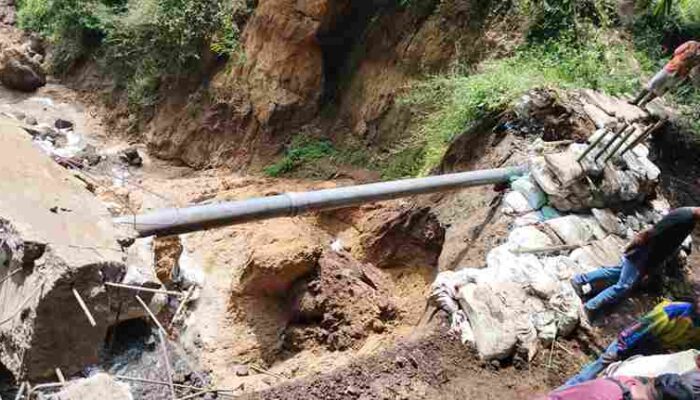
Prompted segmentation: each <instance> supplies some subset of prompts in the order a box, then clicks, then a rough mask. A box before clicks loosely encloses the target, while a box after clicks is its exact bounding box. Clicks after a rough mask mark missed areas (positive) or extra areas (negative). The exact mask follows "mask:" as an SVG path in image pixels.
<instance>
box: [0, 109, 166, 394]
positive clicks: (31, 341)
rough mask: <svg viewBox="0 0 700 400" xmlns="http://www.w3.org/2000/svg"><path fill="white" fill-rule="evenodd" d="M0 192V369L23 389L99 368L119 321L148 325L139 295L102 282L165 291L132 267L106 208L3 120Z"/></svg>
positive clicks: (1, 126) (0, 133) (149, 298)
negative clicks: (25, 382) (25, 383)
mask: <svg viewBox="0 0 700 400" xmlns="http://www.w3.org/2000/svg"><path fill="white" fill-rule="evenodd" d="M0 193H2V196H0V243H3V245H2V247H1V251H0V254H1V255H2V256H1V257H0V259H1V260H0V261H2V265H0V363H2V365H3V366H4V367H6V368H7V370H9V372H10V373H11V374H12V375H13V376H14V377H15V378H16V379H18V380H19V379H25V378H27V379H30V380H32V381H34V380H39V379H42V378H46V377H48V376H53V374H54V371H55V368H61V370H62V371H64V372H65V373H66V374H68V375H72V374H75V373H76V372H79V371H81V370H82V369H83V368H84V367H85V366H86V365H90V364H94V363H96V362H97V361H98V360H99V357H98V356H99V351H100V349H101V347H102V345H103V343H104V340H105V337H106V334H107V331H108V329H109V327H110V325H112V324H114V323H115V320H116V318H117V316H120V317H121V318H133V317H137V316H143V311H140V312H139V309H138V303H137V302H136V301H135V299H134V293H133V292H129V291H124V290H119V289H116V288H111V287H107V286H105V285H104V283H105V282H106V281H111V282H121V283H123V282H131V283H138V284H150V285H154V286H159V285H158V284H157V283H155V282H154V281H153V280H152V278H149V277H148V276H146V275H144V274H140V273H138V272H137V271H130V270H129V269H128V268H127V262H125V260H127V257H126V254H125V253H124V251H123V250H122V248H121V246H120V245H119V244H118V242H117V238H118V234H117V233H116V232H115V231H114V228H113V226H112V223H111V220H110V218H109V213H108V212H107V210H106V209H105V208H104V206H103V205H102V204H101V203H99V202H98V201H97V200H96V199H95V198H94V197H93V196H92V195H91V194H90V193H89V192H88V191H87V190H86V189H85V187H84V186H83V185H82V184H81V183H80V181H78V180H77V179H75V178H74V177H73V176H72V175H70V174H69V173H68V172H67V171H66V170H65V169H63V168H61V167H59V166H58V165H57V164H56V163H54V162H53V161H52V160H51V159H50V158H49V157H46V156H45V155H44V154H43V153H41V151H40V150H39V149H38V148H35V147H34V146H33V144H32V142H31V139H30V136H29V135H28V134H27V133H26V132H24V131H23V130H21V129H19V128H17V127H16V126H13V125H12V123H10V122H8V121H4V120H0ZM128 264H133V265H140V264H144V263H143V262H140V261H139V260H137V259H134V256H132V259H131V260H128ZM74 291H75V292H77V293H78V294H79V295H80V297H82V299H83V300H84V301H85V303H86V304H87V307H88V309H89V310H90V312H91V314H92V316H93V317H94V320H95V322H96V326H91V324H90V322H89V320H88V318H87V316H86V314H85V313H84V312H83V311H82V309H81V306H80V305H79V303H78V301H77V300H76V297H75V295H74ZM143 297H144V299H145V300H146V301H150V300H151V297H148V296H145V294H144V296H143Z"/></svg>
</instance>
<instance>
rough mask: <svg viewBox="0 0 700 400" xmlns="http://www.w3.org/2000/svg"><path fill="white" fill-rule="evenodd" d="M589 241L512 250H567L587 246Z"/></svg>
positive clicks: (551, 251) (519, 251) (526, 251)
mask: <svg viewBox="0 0 700 400" xmlns="http://www.w3.org/2000/svg"><path fill="white" fill-rule="evenodd" d="M587 245H588V243H583V244H564V245H560V246H549V247H535V248H530V249H528V248H518V249H515V250H511V252H512V253H515V254H534V253H553V252H555V251H565V250H575V249H578V248H579V247H584V246H587Z"/></svg>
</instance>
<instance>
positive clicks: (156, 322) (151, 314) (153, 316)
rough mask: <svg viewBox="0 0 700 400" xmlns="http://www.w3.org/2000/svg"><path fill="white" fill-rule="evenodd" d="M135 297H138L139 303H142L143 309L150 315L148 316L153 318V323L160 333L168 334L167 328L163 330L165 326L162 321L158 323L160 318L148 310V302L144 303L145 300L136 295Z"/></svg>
mask: <svg viewBox="0 0 700 400" xmlns="http://www.w3.org/2000/svg"><path fill="white" fill-rule="evenodd" d="M135 297H136V300H138V302H139V303H141V307H143V309H144V310H146V312H147V313H148V316H149V317H151V319H152V320H153V322H154V323H155V324H156V326H157V327H158V331H159V332H163V333H167V332H166V331H165V328H163V325H161V323H160V321H158V318H156V316H155V315H154V314H153V311H151V309H150V308H148V305H146V302H145V301H143V299H142V298H141V297H139V295H136V296H135Z"/></svg>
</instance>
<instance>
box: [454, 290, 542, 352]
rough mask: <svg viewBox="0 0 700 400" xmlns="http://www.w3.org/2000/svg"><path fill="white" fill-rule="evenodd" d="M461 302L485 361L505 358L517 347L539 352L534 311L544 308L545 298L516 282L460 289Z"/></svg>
mask: <svg viewBox="0 0 700 400" xmlns="http://www.w3.org/2000/svg"><path fill="white" fill-rule="evenodd" d="M459 302H460V305H461V306H462V308H463V309H464V310H465V312H466V314H467V317H468V318H469V323H470V325H471V327H472V329H473V332H474V340H475V345H476V349H477V351H478V352H479V356H480V357H481V358H482V359H484V360H494V359H503V358H506V357H508V356H510V355H512V354H513V352H514V351H515V349H516V347H517V346H520V347H523V348H526V349H528V355H529V356H530V357H534V355H535V353H536V351H537V331H536V329H535V327H534V325H533V324H532V321H531V319H530V316H529V315H530V312H533V311H534V312H537V311H542V310H543V309H544V305H543V303H542V301H540V300H538V299H536V298H534V297H532V296H528V295H527V293H526V292H525V290H524V289H523V287H522V286H521V285H518V284H513V283H497V284H488V283H482V284H469V285H467V286H465V287H463V288H462V290H460V300H459Z"/></svg>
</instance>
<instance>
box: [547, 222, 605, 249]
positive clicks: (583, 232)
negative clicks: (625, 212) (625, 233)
mask: <svg viewBox="0 0 700 400" xmlns="http://www.w3.org/2000/svg"><path fill="white" fill-rule="evenodd" d="M545 224H547V226H549V227H550V228H552V230H554V232H556V234H557V235H558V236H559V237H560V238H561V239H562V240H563V241H564V243H566V244H571V245H576V244H585V243H588V242H590V241H592V240H595V239H602V238H604V237H605V236H606V234H605V232H604V231H603V229H602V228H601V227H600V225H598V222H597V221H596V220H595V219H594V218H591V217H579V216H577V215H567V216H565V217H561V218H555V219H550V220H549V221H547V222H545Z"/></svg>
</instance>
